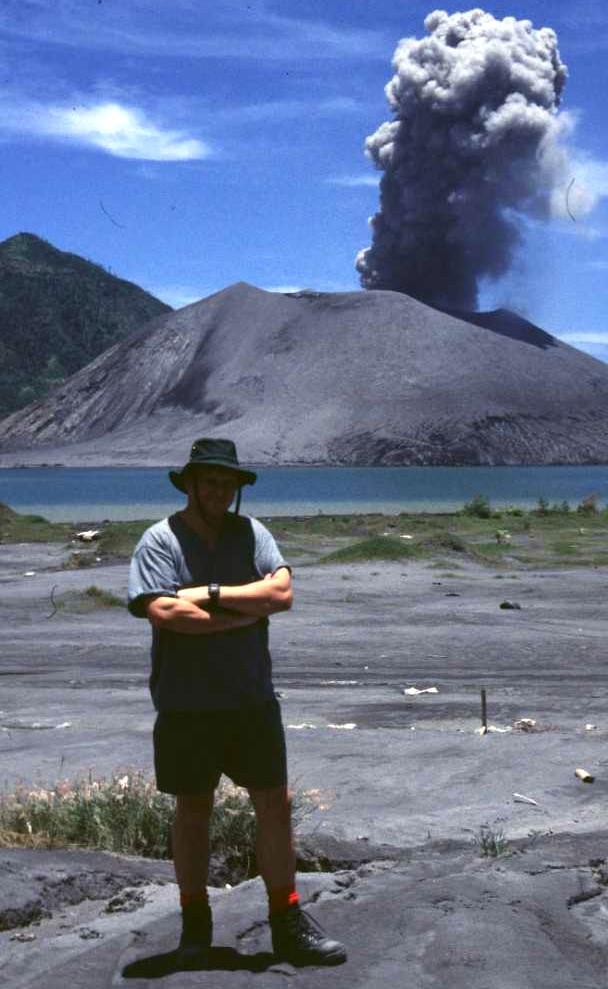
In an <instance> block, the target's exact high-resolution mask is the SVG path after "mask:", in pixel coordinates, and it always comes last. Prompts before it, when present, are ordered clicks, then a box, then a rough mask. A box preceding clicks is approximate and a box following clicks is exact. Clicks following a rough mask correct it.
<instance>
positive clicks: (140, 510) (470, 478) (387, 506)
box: [0, 465, 608, 522]
mask: <svg viewBox="0 0 608 989" xmlns="http://www.w3.org/2000/svg"><path fill="white" fill-rule="evenodd" d="M591 493H594V494H597V495H598V496H599V499H600V503H601V504H606V502H607V501H608V466H604V465H603V466H591V467H313V468H307V467H261V468H258V481H257V484H256V485H255V486H254V487H247V488H245V489H244V495H243V507H242V511H244V512H245V513H249V514H251V515H260V516H265V515H316V514H317V513H318V512H323V513H325V514H332V513H333V514H338V513H352V512H385V513H387V514H397V513H398V512H403V511H415V512H421V511H426V512H442V511H443V512H446V511H451V510H453V509H456V508H461V507H462V505H463V504H464V502H465V501H468V500H469V499H470V498H472V497H473V496H474V495H475V494H484V495H486V496H487V497H488V498H489V499H490V501H491V502H492V504H493V505H496V506H499V505H521V506H532V505H534V504H535V503H536V501H537V500H538V498H539V497H540V496H541V495H542V496H543V497H545V498H548V499H549V500H550V501H562V500H566V501H569V502H570V503H571V504H572V505H573V506H574V505H576V504H578V502H579V501H581V499H582V498H584V497H586V496H587V495H589V494H591ZM0 501H1V502H4V503H5V504H8V505H10V506H11V507H12V508H15V509H16V510H17V511H20V512H32V513H36V514H39V515H44V516H45V517H46V518H48V519H50V520H52V521H74V522H80V521H90V522H94V521H101V520H102V519H136V518H146V519H155V518H161V517H163V516H164V515H167V514H169V513H170V512H172V511H175V510H176V509H177V508H180V507H182V505H183V504H184V498H183V496H182V495H180V493H179V492H178V491H176V490H175V488H174V487H173V486H172V485H171V483H170V481H169V480H168V477H167V470H166V468H160V467H137V468H113V467H102V468H78V467H33V468H4V469H0Z"/></svg>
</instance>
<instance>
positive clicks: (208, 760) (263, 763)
mask: <svg viewBox="0 0 608 989" xmlns="http://www.w3.org/2000/svg"><path fill="white" fill-rule="evenodd" d="M154 767H155V770H156V785H157V787H158V789H159V790H161V791H162V792H163V793H173V794H186V793H203V792H204V791H206V790H214V789H215V787H216V786H217V784H218V783H219V780H220V776H221V775H222V773H225V774H226V776H229V777H230V779H232V780H233V782H234V783H236V784H237V785H238V786H244V787H247V789H252V790H258V789H259V790H263V789H270V788H272V787H276V786H285V785H286V783H287V759H286V754H285V733H284V731H283V723H282V721H281V708H280V706H279V702H278V701H277V700H271V701H267V702H266V703H264V704H258V705H256V706H255V707H249V708H242V709H238V710H234V711H171V712H163V713H159V714H158V716H157V718H156V723H155V725H154Z"/></svg>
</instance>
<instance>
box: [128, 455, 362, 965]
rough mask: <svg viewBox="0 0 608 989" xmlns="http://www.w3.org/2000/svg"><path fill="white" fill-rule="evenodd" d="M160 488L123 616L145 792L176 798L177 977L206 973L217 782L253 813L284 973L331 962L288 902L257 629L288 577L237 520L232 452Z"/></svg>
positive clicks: (275, 749)
mask: <svg viewBox="0 0 608 989" xmlns="http://www.w3.org/2000/svg"><path fill="white" fill-rule="evenodd" d="M169 477H170V479H171V481H172V483H173V484H174V485H175V487H177V488H178V490H180V491H182V492H183V493H185V494H186V495H187V498H188V501H187V505H186V507H185V508H184V509H183V510H182V511H180V512H177V513H176V514H175V515H172V516H171V517H170V518H168V519H164V520H163V521H161V522H158V523H157V524H156V525H153V526H151V527H150V528H149V529H148V530H147V531H146V532H145V533H144V535H143V536H142V538H141V540H140V541H139V543H138V545H137V547H136V549H135V552H134V554H133V559H132V561H131V571H130V575H129V610H130V611H131V613H132V614H133V615H135V616H136V617H146V618H148V620H149V621H150V623H151V625H152V629H153V639H152V674H151V677H150V689H151V693H152V698H153V701H154V705H155V707H156V710H157V712H158V715H157V718H156V724H155V727H154V762H155V769H156V781H157V786H158V788H159V790H161V791H163V792H165V793H172V794H175V796H176V815H175V821H174V825H173V834H172V837H173V858H174V863H175V873H176V878H177V882H178V885H179V889H180V900H181V907H182V935H181V939H180V944H179V949H178V961H179V964H180V965H181V966H182V967H186V968H188V967H189V968H199V967H204V966H205V964H207V963H208V961H209V950H210V946H211V940H212V920H211V911H210V908H209V902H208V898H207V873H208V860H209V818H210V815H211V812H212V809H213V793H214V790H215V788H216V786H217V784H218V782H219V779H220V776H221V774H222V773H226V774H227V775H228V776H230V777H231V778H232V780H233V781H234V782H235V783H236V784H238V785H240V786H244V787H246V788H247V790H248V792H249V795H250V797H251V801H252V803H253V807H254V809H255V813H256V821H257V842H256V855H257V862H258V867H259V870H260V873H261V875H262V878H263V880H264V883H265V885H266V889H267V893H268V900H269V921H270V928H271V932H272V943H273V948H274V951H275V953H276V954H277V955H278V956H279V957H281V958H283V959H286V960H288V961H291V962H293V963H294V964H307V963H313V964H336V963H339V962H342V961H344V960H345V958H346V953H345V950H344V947H343V945H342V944H340V942H338V941H334V940H331V939H330V938H328V937H327V936H326V935H325V933H324V932H323V931H322V929H321V928H320V927H319V926H318V925H317V924H316V922H315V921H314V920H312V918H311V917H309V916H308V915H307V914H306V913H305V912H304V911H303V910H302V909H301V908H300V906H299V902H298V894H297V892H296V889H295V854H294V849H293V840H292V830H291V813H290V809H291V808H290V797H289V791H288V789H287V772H286V757H285V738H284V733H283V726H282V722H281V713H280V708H279V704H278V701H277V700H276V697H275V694H274V690H273V685H272V678H271V660H270V654H269V651H268V616H269V615H272V614H275V613H276V612H279V611H284V610H286V609H288V608H290V607H291V604H292V598H293V592H292V587H291V572H290V569H289V567H288V566H287V564H286V563H285V561H284V559H283V557H282V556H281V553H280V552H279V549H278V547H277V545H276V543H275V541H274V539H273V537H272V536H271V534H270V533H269V532H268V530H267V529H266V528H265V527H264V526H263V525H262V524H261V523H260V522H258V521H257V519H253V518H248V517H242V516H240V515H239V514H238V507H239V504H240V494H241V488H242V486H243V485H244V484H254V483H255V480H256V475H255V473H253V471H248V470H245V469H243V468H242V467H241V466H240V465H239V461H238V458H237V453H236V448H235V446H234V443H232V442H231V441H230V440H224V439H199V440H197V441H196V442H195V443H194V444H193V446H192V450H191V453H190V460H189V461H188V463H187V464H186V465H185V467H184V468H183V469H182V470H181V471H180V472H174V471H171V472H170V473H169ZM235 495H237V509H236V512H234V513H231V512H229V511H228V509H229V507H230V505H231V504H232V501H233V499H234V497H235Z"/></svg>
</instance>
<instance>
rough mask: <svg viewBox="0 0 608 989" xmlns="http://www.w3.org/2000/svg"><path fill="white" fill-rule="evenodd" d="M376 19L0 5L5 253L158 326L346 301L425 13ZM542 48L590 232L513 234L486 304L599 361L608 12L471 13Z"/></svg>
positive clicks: (606, 258)
mask: <svg viewBox="0 0 608 989" xmlns="http://www.w3.org/2000/svg"><path fill="white" fill-rule="evenodd" d="M471 6H474V4H466V5H462V4H461V5H459V6H454V5H447V4H444V5H442V4H433V3H427V2H425V3H421V2H419V0H411V2H405V0H402V2H401V3H395V2H388V0H349V2H338V0H324V2H320V0H298V2H297V3H296V2H295V0H292V2H287V0H263V2H258V0H242V2H236V0H221V2H220V3H216V4H212V3H208V2H206V0H2V6H1V7H0V145H1V146H2V155H1V157H0V162H1V165H0V180H1V182H2V189H3V197H2V204H3V208H2V213H1V217H0V239H4V238H5V237H9V236H11V235H12V234H14V233H17V232H19V231H30V232H32V233H37V234H39V235H40V236H42V237H45V238H47V239H48V240H50V241H51V242H52V243H53V244H55V245H56V246H57V247H60V248H62V249H64V250H70V251H74V252H75V253H77V254H80V255H82V256H84V257H87V258H89V259H91V260H93V261H96V262H98V263H100V264H103V265H104V266H105V267H107V268H109V269H110V270H111V271H112V272H113V273H115V274H117V275H120V276H121V277H124V278H128V279H130V280H132V281H134V282H136V283H138V284H139V285H142V286H143V287H144V288H146V289H148V290H149V291H151V292H153V293H154V294H155V295H157V296H159V297H160V298H162V299H164V300H165V301H167V302H169V303H170V304H171V305H173V306H176V307H177V306H180V305H185V304H186V303H188V302H191V301H193V300H195V299H199V298H202V297H203V296H205V295H208V294H210V293H211V292H214V291H216V290H218V289H220V288H223V287H224V286H226V285H229V284H230V283H232V282H235V281H239V280H245V281H249V282H251V283H253V284H255V285H258V286H260V287H262V288H267V289H281V288H301V287H311V288H316V289H320V290H324V291H341V290H350V289H355V288H358V287H359V282H358V276H357V274H356V271H355V268H354V259H355V255H356V253H357V251H358V250H359V249H360V248H362V247H366V246H367V245H368V244H369V242H370V239H369V231H368V226H367V219H368V217H369V216H370V215H371V214H372V213H373V212H375V210H376V207H377V202H378V188H377V181H378V173H376V172H375V171H374V169H373V167H372V165H371V163H370V162H369V161H368V160H367V159H366V157H365V155H364V152H363V146H364V142H365V138H366V137H367V136H368V135H369V134H371V133H373V132H374V131H375V130H376V128H377V127H378V126H379V124H380V123H381V122H382V121H383V120H387V119H389V116H390V115H389V113H388V107H387V104H386V100H385V97H384V86H385V84H386V83H387V82H388V80H389V78H390V77H391V75H392V70H391V58H392V55H393V52H394V50H395V47H396V45H397V42H398V41H399V40H400V39H401V38H403V37H407V36H418V37H420V36H422V34H423V33H424V27H423V19H424V17H425V16H426V14H428V13H429V12H430V11H431V10H433V9H435V8H436V7H443V8H444V9H446V10H448V12H449V13H454V12H456V11H457V10H467V9H469V8H470V7H471ZM483 6H484V9H485V10H487V11H488V12H490V13H492V14H493V15H494V16H495V17H499V18H502V17H505V16H509V15H512V16H515V17H517V18H524V17H525V18H529V19H530V20H532V22H533V23H534V26H535V27H542V26H545V25H546V26H550V27H553V28H554V29H555V30H556V31H557V34H558V37H559V43H560V52H561V56H562V59H563V61H565V63H566V64H567V66H568V69H569V80H568V84H567V86H566V90H565V94H564V100H563V107H564V109H566V110H567V111H568V112H569V114H570V115H571V116H572V117H573V119H574V120H575V121H576V126H575V128H574V130H573V132H572V134H571V135H570V138H569V141H570V145H571V149H572V155H573V159H574V162H575V171H574V172H573V178H575V179H577V180H578V181H579V184H581V183H582V184H586V185H587V187H590V188H591V191H592V192H593V193H594V195H595V197H596V199H597V205H596V207H595V209H594V210H593V212H592V213H591V214H589V215H588V216H586V217H585V218H582V217H578V218H576V220H572V219H571V218H570V217H569V216H566V217H561V218H559V219H555V220H553V221H551V222H548V223H542V224H541V223H534V224H533V223H530V222H528V223H527V224H526V226H525V229H524V242H523V246H522V248H521V250H520V251H519V254H518V256H517V258H516V261H515V264H514V266H513V268H512V270H511V272H510V273H509V275H508V276H507V277H506V278H504V279H503V280H502V281H501V282H499V283H495V284H487V285H484V287H483V291H482V294H481V307H482V308H492V307H494V306H498V305H506V306H508V307H511V308H514V309H517V310H518V311H520V312H522V313H523V314H524V315H526V316H527V317H528V318H529V319H532V320H533V321H534V322H536V323H537V324H539V325H540V326H542V327H543V328H544V329H547V330H549V331H550V332H553V333H555V334H556V335H558V336H560V337H562V338H563V339H566V340H568V342H571V343H573V344H574V345H575V346H578V347H580V348H581V349H584V350H587V351H588V352H590V353H593V354H594V355H595V356H598V357H602V358H603V359H605V360H608V317H607V313H608V129H607V128H606V126H605V119H606V105H605V103H606V94H607V93H608V4H607V3H606V2H605V0H553V2H551V3H549V2H548V0H545V2H540V0H527V2H525V0H524V2H521V0H513V2H508V3H506V2H502V0H501V2H496V3H487V4H485V5H483Z"/></svg>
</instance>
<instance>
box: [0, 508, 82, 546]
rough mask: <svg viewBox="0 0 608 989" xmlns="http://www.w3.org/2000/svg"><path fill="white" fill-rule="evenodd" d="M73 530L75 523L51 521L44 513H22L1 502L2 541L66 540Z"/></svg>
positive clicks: (37, 541)
mask: <svg viewBox="0 0 608 989" xmlns="http://www.w3.org/2000/svg"><path fill="white" fill-rule="evenodd" d="M73 532H74V526H73V525H69V524H67V523H60V524H57V523H53V522H49V521H48V520H47V519H45V518H43V516H42V515H21V514H20V513H19V512H15V511H14V510H13V509H12V508H9V506H8V505H5V504H4V503H3V502H0V543H55V542H65V541H66V540H67V539H69V538H70V535H71V534H73Z"/></svg>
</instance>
